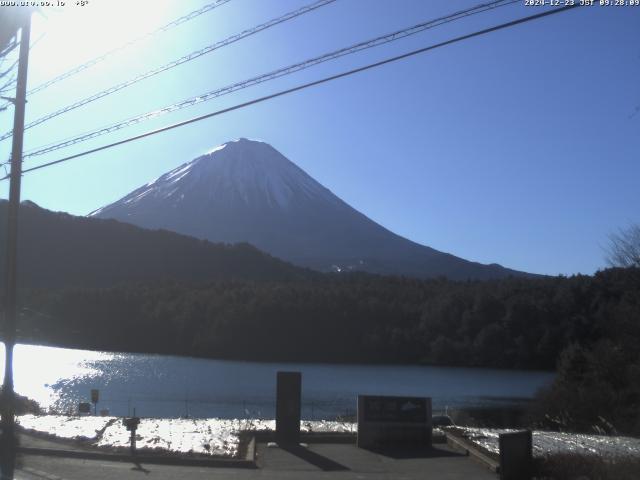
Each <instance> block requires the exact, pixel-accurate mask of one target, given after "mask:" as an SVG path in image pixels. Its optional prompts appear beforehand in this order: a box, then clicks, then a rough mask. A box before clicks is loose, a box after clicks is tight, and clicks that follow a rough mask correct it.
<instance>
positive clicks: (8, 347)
mask: <svg viewBox="0 0 640 480" xmlns="http://www.w3.org/2000/svg"><path fill="white" fill-rule="evenodd" d="M21 17H22V18H21V24H20V27H21V32H20V54H19V55H20V56H19V60H18V78H17V82H18V84H17V87H16V98H15V100H14V104H15V110H14V117H13V145H12V151H11V179H10V185H9V206H8V212H7V219H8V221H7V250H6V263H5V294H4V329H3V334H4V345H5V366H4V383H3V385H2V393H3V402H2V447H3V448H2V450H3V451H2V453H1V455H2V465H1V466H2V478H3V479H4V478H13V469H14V466H15V447H16V444H15V392H14V391H13V347H14V346H15V343H16V313H17V308H16V294H17V258H18V255H17V253H18V212H19V210H20V181H21V179H22V147H23V139H24V117H25V106H26V102H27V66H28V63H29V39H30V36H31V11H28V12H26V13H25V14H22V15H21Z"/></svg>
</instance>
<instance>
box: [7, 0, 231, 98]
mask: <svg viewBox="0 0 640 480" xmlns="http://www.w3.org/2000/svg"><path fill="white" fill-rule="evenodd" d="M230 1H231V0H216V1H215V2H212V3H209V4H207V5H205V6H203V7H202V8H199V9H198V10H194V11H192V12H190V13H188V14H186V15H183V16H182V17H179V18H177V19H175V20H173V21H171V22H169V23H167V24H166V25H163V26H162V27H159V28H157V29H155V30H152V31H150V32H147V33H145V34H144V35H141V36H139V37H136V38H134V39H133V40H129V41H128V42H126V43H124V44H122V45H120V46H119V47H116V48H114V49H112V50H109V51H108V52H106V53H103V54H102V55H100V56H98V57H95V58H92V59H91V60H88V61H87V62H85V63H83V64H81V65H78V66H77V67H74V68H72V69H71V70H68V71H66V72H64V73H62V74H60V75H58V76H57V77H54V78H52V79H51V80H48V81H46V82H45V83H43V84H41V85H38V86H37V87H35V88H32V89H31V90H29V91H28V92H27V95H32V94H34V93H37V92H39V91H41V90H44V89H45V88H48V87H50V86H51V85H53V84H55V83H58V82H60V81H62V80H65V79H67V78H69V77H72V76H73V75H76V74H78V73H80V72H82V71H84V70H86V69H88V68H91V67H93V66H94V65H96V64H98V63H100V62H102V61H104V60H106V59H108V58H109V57H111V56H112V55H114V54H116V53H118V52H120V51H122V50H125V49H126V48H129V47H131V46H133V45H134V44H136V43H138V42H140V41H142V40H145V39H147V38H150V37H153V36H155V35H157V34H158V33H161V32H166V31H167V30H170V29H171V28H173V27H177V26H178V25H181V24H182V23H184V22H187V21H189V20H192V19H194V18H196V17H198V16H200V15H202V14H204V13H207V12H209V11H211V10H213V9H214V8H217V7H219V6H222V5H224V4H225V3H228V2H230ZM39 40H40V39H38V40H36V43H37V42H38V41H39ZM8 105H9V104H8V103H7V104H5V105H3V107H4V108H6V107H7V106H8ZM0 110H1V108H0Z"/></svg>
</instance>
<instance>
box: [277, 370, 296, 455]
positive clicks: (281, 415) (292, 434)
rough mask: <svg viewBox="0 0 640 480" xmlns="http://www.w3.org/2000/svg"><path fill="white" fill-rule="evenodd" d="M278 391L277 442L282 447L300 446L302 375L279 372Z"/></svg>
mask: <svg viewBox="0 0 640 480" xmlns="http://www.w3.org/2000/svg"><path fill="white" fill-rule="evenodd" d="M276 390H277V397H276V441H277V442H278V443H279V444H281V445H294V444H295V445H298V444H299V443H300V407H301V401H300V400H301V396H302V374H301V373H300V372H278V374H277V386H276Z"/></svg>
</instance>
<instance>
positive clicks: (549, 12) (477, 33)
mask: <svg viewBox="0 0 640 480" xmlns="http://www.w3.org/2000/svg"><path fill="white" fill-rule="evenodd" d="M578 6H580V5H578V4H574V5H568V6H564V7H561V8H556V9H553V10H547V11H545V12H541V13H538V14H535V15H530V16H528V17H523V18H519V19H517V20H512V21H510V22H506V23H502V24H500V25H496V26H493V27H490V28H485V29H484V30H478V31H475V32H473V33H469V34H467V35H462V36H460V37H455V38H452V39H450V40H446V41H444V42H440V43H436V44H434V45H430V46H427V47H423V48H420V49H418V50H413V51H411V52H408V53H404V54H402V55H397V56H395V57H390V58H387V59H384V60H381V61H379V62H375V63H370V64H368V65H365V66H363V67H358V68H354V69H352V70H348V71H346V72H342V73H338V74H335V75H331V76H329V77H324V78H321V79H320V80H315V81H313V82H309V83H304V84H302V85H298V86H297V87H293V88H288V89H286V90H281V91H279V92H276V93H273V94H271V95H266V96H264V97H260V98H256V99H253V100H250V101H248V102H244V103H240V104H237V105H234V106H232V107H228V108H224V109H222V110H217V111H215V112H211V113H208V114H206V115H201V116H198V117H194V118H191V119H189V120H185V121H182V122H178V123H174V124H172V125H168V126H166V127H162V128H158V129H156V130H151V131H149V132H146V133H143V134H140V135H135V136H133V137H129V138H126V139H124V140H120V141H118V142H113V143H110V144H108V145H103V146H101V147H97V148H93V149H91V150H86V151H84V152H80V153H76V154H75V155H70V156H68V157H64V158H61V159H59V160H54V161H52V162H47V163H43V164H41V165H37V166H35V167H31V168H27V169H25V170H23V172H24V173H27V172H32V171H35V170H40V169H42V168H46V167H50V166H52V165H57V164H59V163H63V162H67V161H69V160H73V159H75V158H79V157H83V156H86V155H89V154H91V153H96V152H99V151H102V150H107V149H109V148H113V147H116V146H118V145H123V144H125V143H129V142H133V141H135V140H140V139H142V138H146V137H150V136H152V135H156V134H158V133H162V132H166V131H168V130H172V129H174V128H178V127H182V126H185V125H189V124H191V123H196V122H199V121H201V120H205V119H207V118H211V117H215V116H218V115H222V114H224V113H228V112H232V111H234V110H239V109H241V108H245V107H248V106H250V105H255V104H257V103H262V102H265V101H267V100H271V99H274V98H277V97H281V96H283V95H287V94H289V93H293V92H297V91H300V90H304V89H307V88H310V87H314V86H316V85H320V84H323V83H326V82H330V81H332V80H337V79H339V78H344V77H348V76H351V75H354V74H356V73H360V72H364V71H366V70H371V69H373V68H376V67H380V66H382V65H386V64H388V63H392V62H396V61H399V60H404V59H405V58H409V57H412V56H415V55H418V54H420V53H425V52H428V51H430V50H435V49H437V48H440V47H444V46H446V45H451V44H453V43H458V42H461V41H463V40H468V39H471V38H474V37H478V36H481V35H485V34H487V33H491V32H495V31H498V30H503V29H505V28H509V27H513V26H516V25H520V24H522V23H526V22H530V21H533V20H538V19H540V18H543V17H547V16H550V15H554V14H557V13H561V12H566V11H568V10H571V9H573V8H577V7H578ZM10 177H11V175H10V174H9V175H6V176H5V177H2V178H0V181H2V180H6V179H8V178H10Z"/></svg>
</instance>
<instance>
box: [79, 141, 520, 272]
mask: <svg viewBox="0 0 640 480" xmlns="http://www.w3.org/2000/svg"><path fill="white" fill-rule="evenodd" d="M89 215H90V216H94V217H100V218H114V219H116V220H121V221H124V222H129V223H133V224H135V225H138V226H141V227H147V228H154V229H155V228H164V229H167V230H173V231H176V232H178V233H182V234H186V235H191V236H195V237H198V238H203V239H207V240H211V241H214V242H226V243H237V242H248V243H251V244H253V245H255V246H257V247H258V248H260V249H262V250H264V251H266V252H268V253H271V254H272V255H274V256H276V257H280V258H283V259H285V260H289V261H291V262H293V263H295V264H298V265H303V266H308V267H311V268H316V269H319V270H324V271H345V270H365V271H372V272H378V273H395V274H407V275H416V276H421V277H431V276H437V275H445V276H448V277H451V278H493V277H501V276H505V275H508V274H514V273H517V272H513V271H510V270H507V269H505V268H503V267H500V266H499V265H481V264H478V263H473V262H468V261H466V260H463V259H460V258H457V257H454V256H452V255H449V254H445V253H442V252H438V251H436V250H434V249H432V248H429V247H425V246H423V245H419V244H416V243H414V242H411V241H410V240H407V239H405V238H402V237H400V236H398V235H395V234H394V233H392V232H390V231H389V230H387V229H385V228H384V227H382V226H380V225H378V224H377V223H375V222H373V221H372V220H370V219H369V218H367V217H366V216H364V215H362V214H361V213H359V212H358V211H356V210H354V209H353V208H351V207H350V206H349V205H347V204H346V203H344V202H343V201H342V200H340V199H339V198H338V197H337V196H335V195H334V194H333V193H332V192H331V191H330V190H328V189H327V188H325V187H323V186H322V185H320V184H319V183H318V182H316V181H315V180H314V179H313V178H311V177H310V176H309V175H307V173H305V172H304V171H303V170H302V169H300V168H299V167H298V166H297V165H295V164H294V163H293V162H291V161H290V160H288V159H287V158H286V157H285V156H283V155H282V154H281V153H280V152H278V151H277V150H276V149H275V148H273V147H272V146H271V145H269V144H267V143H264V142H260V141H256V140H248V139H246V138H240V139H238V140H234V141H231V142H227V143H225V144H223V145H220V146H218V147H216V148H213V149H212V150H210V151H209V152H207V153H206V154H205V155H202V156H200V157H198V158H196V159H194V160H192V161H191V162H188V163H185V164H183V165H180V166H179V167H177V168H175V169H173V170H171V171H170V172H167V173H165V174H164V175H162V176H160V177H159V178H157V179H156V180H154V181H152V182H149V183H148V184H146V185H143V186H142V187H140V188H138V189H136V190H134V191H133V192H131V193H130V194H129V195H127V196H125V197H124V198H122V199H120V200H118V201H117V202H115V203H112V204H111V205H108V206H106V207H103V208H100V209H98V210H96V211H94V212H92V213H90V214H89Z"/></svg>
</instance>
